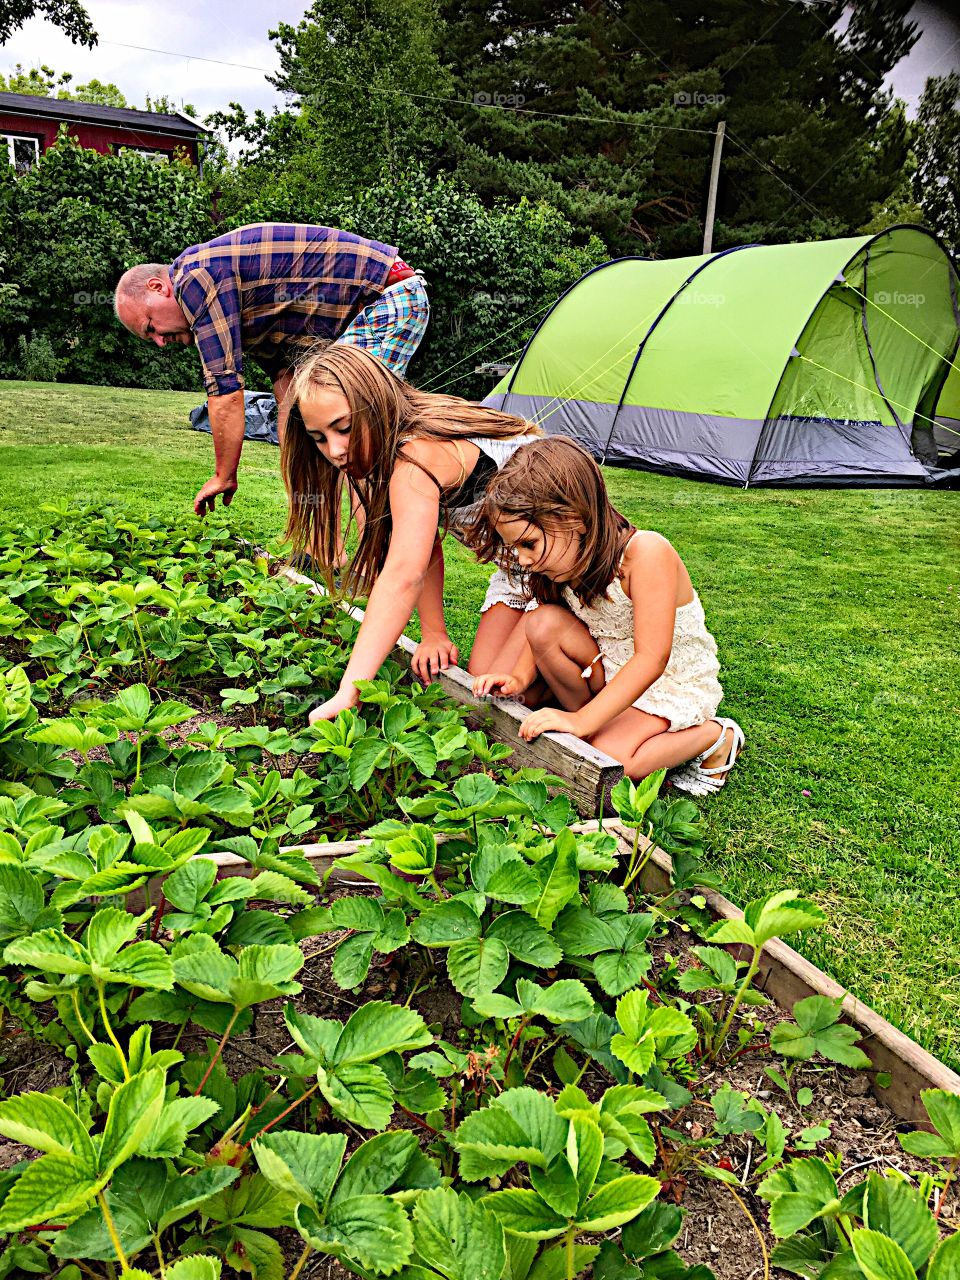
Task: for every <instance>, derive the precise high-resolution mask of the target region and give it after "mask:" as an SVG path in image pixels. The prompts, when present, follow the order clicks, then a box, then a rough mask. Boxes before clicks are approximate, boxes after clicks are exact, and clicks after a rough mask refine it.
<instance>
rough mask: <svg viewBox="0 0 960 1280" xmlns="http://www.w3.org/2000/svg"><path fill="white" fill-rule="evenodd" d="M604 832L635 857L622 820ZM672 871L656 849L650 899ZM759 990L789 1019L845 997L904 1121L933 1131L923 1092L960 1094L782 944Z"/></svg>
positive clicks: (647, 878)
mask: <svg viewBox="0 0 960 1280" xmlns="http://www.w3.org/2000/svg"><path fill="white" fill-rule="evenodd" d="M604 830H606V831H610V832H612V833H614V834H616V836H617V839H618V842H619V844H620V850H621V854H626V855H629V852H630V850H631V849H632V847H633V835H632V832H628V831H627V830H626V829H625V828H624V827H623V826H622V825H621V824H620V822H619V821H618V820H616V819H613V820H611V821H609V822H606V823H604ZM670 868H671V861H670V856H669V854H666V853H664V852H663V850H661V849H654V850H653V852H652V853H651V855H650V859H649V861H648V862H647V865H646V867H645V868H644V870H643V873H642V875H641V877H640V880H641V883H642V884H643V888H644V889H645V890H647V891H648V892H650V893H657V894H662V893H666V892H667V891H668V889H669V888H670ZM698 893H702V895H703V897H704V898H705V899H706V901H707V906H708V907H709V909H710V911H711V912H712V914H713V915H715V916H716V918H717V919H718V920H742V919H743V912H742V911H741V910H740V908H739V907H738V906H735V905H734V903H732V902H731V901H730V900H729V899H728V898H725V897H724V896H723V894H722V893H717V892H716V891H715V890H712V889H700V890H698ZM756 986H757V988H758V990H760V991H763V992H765V993H766V994H767V995H768V996H770V997H771V999H772V1000H773V1001H774V1002H775V1003H776V1004H777V1005H779V1007H780V1008H781V1009H783V1010H784V1012H786V1013H789V1012H790V1011H791V1010H792V1009H793V1006H794V1005H795V1004H796V1002H797V1001H798V1000H803V999H804V998H805V997H806V996H811V995H819V996H830V997H831V999H834V1000H836V999H838V998H841V997H842V999H843V1004H842V1005H841V1009H842V1011H843V1015H844V1018H845V1020H846V1021H847V1022H849V1023H850V1025H851V1026H853V1027H856V1028H857V1030H858V1031H859V1032H860V1038H861V1042H862V1044H863V1049H864V1051H865V1053H866V1054H867V1055H868V1057H870V1058H871V1059H872V1061H873V1068H874V1073H873V1074H871V1076H870V1083H871V1088H872V1090H873V1092H874V1094H875V1095H876V1097H877V1098H878V1099H879V1100H880V1101H881V1102H882V1103H883V1104H884V1105H885V1106H887V1107H889V1108H890V1110H891V1111H893V1112H894V1113H895V1114H896V1115H898V1116H900V1117H902V1118H903V1119H904V1120H909V1121H910V1122H911V1123H912V1124H923V1125H924V1126H925V1127H929V1126H928V1125H927V1123H926V1111H925V1110H924V1106H923V1103H922V1102H921V1100H920V1091H921V1089H946V1090H947V1092H948V1093H956V1094H960V1075H957V1073H956V1072H955V1071H951V1070H950V1068H949V1067H947V1066H945V1065H944V1063H942V1062H941V1061H940V1060H939V1059H938V1058H935V1057H934V1056H933V1054H932V1053H929V1052H928V1051H927V1050H926V1049H923V1048H921V1047H920V1045H918V1044H917V1042H916V1041H915V1040H911V1038H910V1037H909V1036H908V1035H905V1034H904V1032H902V1031H900V1030H898V1029H897V1028H896V1027H895V1026H894V1025H893V1024H892V1023H890V1022H888V1021H887V1020H886V1018H882V1017H881V1016H880V1014H879V1013H877V1012H875V1010H873V1009H871V1008H870V1006H869V1005H868V1004H864V1003H863V1001H862V1000H858V999H857V997H856V996H853V995H851V994H850V993H849V992H848V991H847V989H846V988H845V987H842V986H841V985H840V983H839V982H837V981H835V979H833V978H831V977H830V975H829V974H827V973H824V971H823V970H822V969H818V968H817V966H816V965H815V964H812V963H811V962H810V961H809V960H807V959H805V958H804V957H803V956H802V955H800V954H799V952H797V951H794V949H793V948H792V947H790V946H788V945H787V944H786V943H785V942H782V941H781V940H780V939H779V938H775V939H774V940H773V941H772V942H769V943H768V944H767V945H766V946H765V947H764V949H763V952H762V954H761V958H760V971H759V973H758V974H757V977H756ZM878 1071H886V1072H889V1074H890V1076H891V1077H892V1080H891V1084H890V1087H889V1088H887V1089H881V1088H879V1087H878V1086H877V1084H876V1074H875V1073H876V1072H878Z"/></svg>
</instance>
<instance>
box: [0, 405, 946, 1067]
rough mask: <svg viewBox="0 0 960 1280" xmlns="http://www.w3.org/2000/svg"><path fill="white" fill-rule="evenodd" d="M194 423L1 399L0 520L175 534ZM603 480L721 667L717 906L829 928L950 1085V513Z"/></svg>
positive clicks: (480, 579) (462, 564) (828, 958)
mask: <svg viewBox="0 0 960 1280" xmlns="http://www.w3.org/2000/svg"><path fill="white" fill-rule="evenodd" d="M197 400H198V397H197V396H194V395H190V394H182V393H159V392H146V391H144V392H138V391H122V390H113V389H109V388H101V387H74V386H55V387H54V386H46V385H40V384H24V383H0V504H2V505H0V513H2V514H0V519H2V520H4V521H6V522H8V523H9V522H15V521H19V520H26V521H29V520H30V519H31V518H32V517H33V516H34V515H35V513H36V512H37V510H38V508H39V506H40V505H41V504H42V503H43V502H45V501H49V500H51V499H64V498H69V499H73V500H75V501H76V502H78V503H94V504H97V505H99V504H107V503H115V504H122V505H124V506H129V507H132V508H134V509H135V510H137V511H139V512H144V513H145V512H154V513H157V514H160V515H164V516H168V517H172V518H174V519H177V518H179V517H182V518H183V519H185V520H186V519H189V518H191V501H192V498H193V494H194V492H195V491H196V489H197V488H198V487H199V486H200V484H202V482H203V481H204V480H205V479H206V478H207V476H208V475H209V473H210V470H211V460H212V448H211V443H210V439H209V437H206V436H201V435H199V434H198V433H195V432H193V431H191V430H190V429H189V426H188V424H187V414H188V411H189V409H190V408H191V407H192V406H193V405H194V404H195V403H196V402H197ZM277 462H278V455H277V450H276V449H273V448H271V447H269V446H266V445H256V444H253V443H248V444H247V446H246V448H245V450H244V460H243V467H242V472H241V488H240V491H239V494H238V496H237V498H236V499H235V503H234V506H233V508H232V510H233V512H235V513H236V515H237V516H238V517H239V516H242V517H243V518H244V519H247V520H251V521H252V523H253V524H254V526H255V529H256V532H257V533H258V535H259V536H260V537H262V538H264V539H270V538H272V537H273V536H274V535H276V534H277V532H278V531H279V530H280V528H281V527H282V523H283V517H284V509H285V508H284V497H283V490H282V487H281V485H280V481H279V477H278V471H277ZM607 478H608V483H609V485H610V489H611V494H612V496H613V499H614V501H615V502H616V504H617V505H618V506H619V507H620V508H621V510H623V511H624V513H625V514H626V515H627V516H628V517H629V518H630V519H631V520H632V521H634V522H635V523H636V524H637V525H638V526H639V527H641V528H655V529H658V530H660V531H661V532H662V533H664V534H665V535H666V536H667V537H669V538H670V539H671V540H672V541H673V542H674V544H675V545H676V546H677V548H678V550H679V551H680V553H681V554H682V555H683V557H684V559H685V560H686V562H687V564H688V566H689V569H690V573H691V576H692V577H693V580H694V583H695V585H696V586H697V588H698V590H699V591H700V594H701V596H702V598H703V600H704V604H705V607H706V611H707V618H708V621H709V623H710V625H711V627H712V629H713V631H714V633H715V634H716V636H717V639H718V641H719V644H720V652H721V659H722V663H723V682H724V688H725V690H726V698H725V701H724V711H725V713H726V714H728V715H732V716H735V717H736V718H737V719H738V720H739V721H740V722H741V723H742V724H743V726H744V728H745V730H746V734H747V743H748V745H747V751H746V753H745V755H744V756H743V758H742V760H741V762H740V764H738V766H737V769H736V771H735V774H734V775H733V778H732V780H731V783H730V785H729V786H728V787H727V788H726V789H725V790H724V791H723V792H722V793H721V794H719V795H718V796H716V797H714V798H712V799H710V800H709V801H705V802H703V804H702V809H703V814H704V822H705V824H706V827H707V829H708V832H709V838H710V844H711V847H712V849H713V851H714V855H713V856H714V859H715V864H716V868H717V870H718V871H719V872H720V874H721V875H722V877H723V878H724V880H725V882H726V884H727V886H728V892H729V894H730V896H731V897H733V898H734V899H735V900H737V901H739V902H741V903H743V902H745V901H747V900H748V899H749V898H751V897H755V896H759V895H762V894H764V893H767V892H770V891H772V890H775V889H780V888H785V887H788V886H790V887H796V888H798V889H800V890H801V891H802V892H803V893H804V894H806V895H809V896H810V897H813V898H815V899H816V900H817V901H818V902H819V903H820V904H821V905H822V906H823V907H824V908H825V909H826V910H827V912H828V915H829V924H828V926H827V928H826V929H824V930H822V931H819V932H817V933H813V934H809V935H806V936H805V937H804V938H802V939H801V940H800V941H799V943H798V946H799V948H800V949H801V950H802V951H803V952H804V953H805V954H806V955H808V956H809V957H810V958H811V959H812V960H814V961H815V962H816V963H818V964H820V965H821V966H823V967H824V968H825V969H827V970H828V971H829V972H830V973H832V974H833V975H834V976H835V977H836V978H837V979H838V980H839V981H840V982H842V983H844V984H845V985H847V986H848V987H849V988H850V990H851V991H853V992H854V993H855V994H856V995H857V996H859V997H860V998H861V999H863V1000H866V1001H867V1002H869V1003H870V1004H872V1005H873V1006H874V1007H875V1008H876V1009H877V1010H878V1011H879V1012H880V1013H882V1014H884V1015H885V1016H886V1017H888V1018H890V1019H891V1020H892V1021H893V1022H894V1023H896V1024H897V1025H899V1026H900V1027H902V1028H903V1029H904V1030H905V1031H907V1032H908V1033H909V1034H910V1035H912V1036H913V1037H914V1038H915V1039H917V1040H918V1041H920V1043H921V1044H923V1045H925V1046H926V1047H928V1048H930V1049H931V1050H932V1051H933V1052H935V1053H937V1054H938V1056H940V1057H941V1058H942V1059H943V1060H944V1061H946V1062H948V1063H950V1064H951V1065H953V1066H954V1067H958V1066H960V800H958V793H960V652H958V645H957V637H958V634H960V631H958V620H960V617H958V614H960V610H958V596H960V557H958V545H957V502H958V496H957V494H956V493H945V492H924V491H916V490H903V491H899V490H862V491H854V490H838V491H831V490H801V491H792V492H791V491H782V492H781V491H776V490H746V491H742V490H737V489H726V488H721V487H718V486H713V485H703V484H695V483H692V482H687V481H682V480H674V479H670V478H665V477H661V476H651V475H645V474H643V473H640V472H628V471H610V472H609V473H608V477H607ZM448 566H449V567H448V574H447V593H448V598H449V609H448V615H449V622H450V629H451V633H452V635H453V636H454V638H455V639H456V641H457V642H458V644H460V646H461V648H462V652H463V654H464V655H466V653H467V652H468V650H469V644H470V639H471V636H472V634H473V630H474V628H475V626H476V619H477V616H478V615H477V611H478V608H479V604H480V601H481V599H482V597H483V591H484V584H485V571H484V570H482V569H480V568H479V567H478V566H476V565H475V564H474V563H473V562H472V561H471V560H470V559H469V557H467V556H466V555H465V554H464V552H463V551H462V550H461V549H460V548H459V547H457V546H452V547H451V549H450V553H449V556H448ZM411 630H413V628H411ZM805 792H809V793H810V794H809V795H806V794H805Z"/></svg>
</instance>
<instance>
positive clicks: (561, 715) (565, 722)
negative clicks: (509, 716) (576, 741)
mask: <svg viewBox="0 0 960 1280" xmlns="http://www.w3.org/2000/svg"><path fill="white" fill-rule="evenodd" d="M519 732H520V737H521V738H523V739H524V740H525V741H526V742H532V741H533V739H534V738H539V736H540V734H541V733H572V734H573V736H574V737H575V738H579V737H581V736H582V734H581V720H580V717H579V716H578V715H577V714H576V712H575V711H560V710H558V709H557V708H556V707H541V709H540V710H539V711H534V712H532V713H531V714H530V715H528V716H527V717H526V719H525V720H523V721H521V723H520V730H519Z"/></svg>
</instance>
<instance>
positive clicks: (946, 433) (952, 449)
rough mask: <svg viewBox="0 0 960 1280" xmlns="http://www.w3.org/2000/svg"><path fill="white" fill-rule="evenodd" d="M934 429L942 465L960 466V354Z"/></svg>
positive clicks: (938, 407)
mask: <svg viewBox="0 0 960 1280" xmlns="http://www.w3.org/2000/svg"><path fill="white" fill-rule="evenodd" d="M936 421H937V425H936V426H935V427H934V429H933V434H934V438H935V440H936V443H937V449H938V452H939V461H940V465H941V466H952V467H960V355H958V356H955V357H954V362H953V367H952V368H951V370H950V372H949V373H948V374H947V380H946V382H945V383H944V384H943V390H942V391H941V393H940V399H939V401H938V402H937V413H936Z"/></svg>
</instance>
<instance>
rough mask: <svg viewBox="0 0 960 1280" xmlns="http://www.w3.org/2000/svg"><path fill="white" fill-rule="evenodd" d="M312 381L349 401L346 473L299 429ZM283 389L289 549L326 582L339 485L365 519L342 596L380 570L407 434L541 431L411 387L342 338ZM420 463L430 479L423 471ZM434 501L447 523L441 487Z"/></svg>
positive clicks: (446, 436)
mask: <svg viewBox="0 0 960 1280" xmlns="http://www.w3.org/2000/svg"><path fill="white" fill-rule="evenodd" d="M315 387H329V388H332V389H333V390H335V391H338V392H340V393H341V394H342V395H344V396H345V397H346V400H347V403H348V404H349V406H350V474H349V475H344V474H343V473H341V472H340V471H338V470H337V468H336V467H334V466H332V465H331V464H330V463H329V462H327V460H326V458H324V456H323V455H322V454H321V452H320V450H319V449H318V448H317V446H316V444H315V443H314V441H313V440H311V439H310V436H309V435H308V434H307V429H306V426H305V424H304V421H303V415H302V413H301V412H300V401H301V399H304V398H309V396H310V394H311V391H312V390H313V389H314V388H315ZM289 394H290V398H291V405H290V412H289V415H288V418H287V425H286V430H285V432H284V438H283V446H282V448H281V451H280V468H281V471H282V473H283V482H284V484H285V485H286V489H287V500H288V503H289V509H288V514H287V527H286V530H285V532H284V537H285V538H286V539H288V540H289V541H290V542H292V543H293V550H294V553H295V554H296V553H300V552H304V551H307V552H309V553H310V554H312V555H314V556H315V557H317V558H318V559H319V560H320V562H321V564H322V567H323V569H324V571H325V573H326V575H327V577H328V578H330V577H331V576H332V572H333V566H334V563H335V559H336V552H337V535H338V532H339V529H340V503H341V492H342V490H341V485H342V482H343V481H346V483H347V484H348V485H349V487H350V489H351V490H352V492H353V494H354V495H355V496H356V498H357V499H358V500H359V502H360V505H361V506H362V507H363V511H364V516H365V520H364V528H363V532H362V534H361V536H360V545H359V546H358V548H357V551H356V554H355V555H354V557H353V560H352V561H351V563H350V565H349V567H348V569H347V570H346V572H345V573H344V575H343V578H344V585H343V589H344V592H345V593H346V594H348V595H360V594H364V593H366V592H367V591H369V590H370V588H371V587H372V586H373V583H374V581H375V580H376V577H377V574H378V573H379V572H380V570H381V569H382V568H383V563H384V561H385V560H386V557H387V549H388V547H389V545H390V535H391V532H392V528H393V522H392V519H391V515H390V479H391V477H392V475H393V470H394V467H395V466H396V462H397V458H398V456H400V451H401V448H402V446H403V445H404V444H405V443H406V441H407V440H409V439H410V438H411V437H416V438H419V439H430V440H455V439H457V438H458V437H464V436H484V437H488V438H491V439H495V440H506V439H509V438H511V437H512V436H517V435H525V434H531V433H534V434H537V433H538V432H539V428H537V427H535V426H533V425H532V424H531V423H529V422H527V421H525V419H523V418H518V417H515V416H514V415H513V414H509V413H500V412H498V411H497V410H496V409H488V408H486V407H484V406H483V405H481V404H476V403H474V402H472V401H469V400H461V399H460V398H459V396H446V395H435V394H433V393H431V392H426V391H418V390H417V389H416V388H415V387H411V386H410V385H409V383H406V382H404V381H403V380H402V379H401V378H398V377H397V376H396V374H394V373H392V372H391V371H390V370H389V369H388V368H387V367H386V365H384V364H382V363H381V362H380V361H379V360H378V359H376V357H374V356H372V355H370V354H369V353H368V352H366V351H364V350H362V349H361V348H359V347H354V346H349V345H347V344H346V343H332V344H331V345H329V346H327V347H326V348H325V349H324V350H320V351H314V352H313V353H312V354H311V355H309V356H307V358H306V359H305V360H304V361H303V362H302V363H301V364H300V365H299V366H298V368H297V370H296V372H295V374H294V378H293V382H292V384H291V387H290V392H289ZM403 456H406V455H403ZM408 461H411V462H414V461H415V460H414V459H408ZM415 465H419V463H415ZM420 469H421V470H422V471H424V474H426V475H428V476H429V477H430V479H431V480H433V482H434V484H437V481H436V479H435V477H433V476H432V475H430V472H429V471H427V470H426V469H425V468H423V467H421V468H420ZM438 488H439V485H438ZM440 499H441V503H442V505H443V507H444V523H445V524H446V502H445V495H444V494H443V491H442V490H441V493H440Z"/></svg>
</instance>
